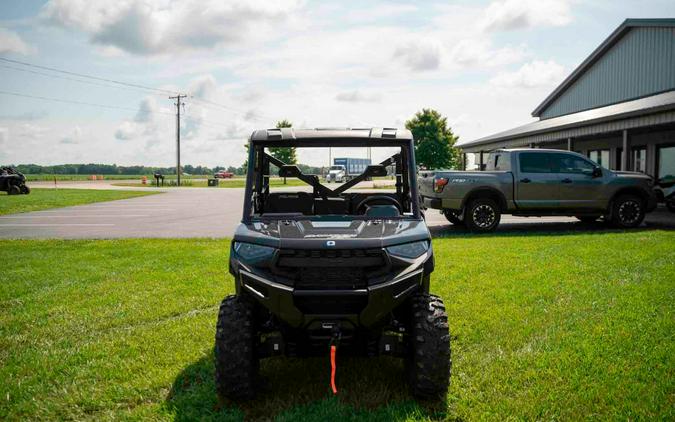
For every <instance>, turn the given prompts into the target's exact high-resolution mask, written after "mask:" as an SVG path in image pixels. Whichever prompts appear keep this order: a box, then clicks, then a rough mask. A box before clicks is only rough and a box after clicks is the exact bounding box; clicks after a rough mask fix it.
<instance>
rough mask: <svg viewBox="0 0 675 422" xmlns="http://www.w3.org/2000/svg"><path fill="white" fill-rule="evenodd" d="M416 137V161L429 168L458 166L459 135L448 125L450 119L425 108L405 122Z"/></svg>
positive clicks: (419, 164)
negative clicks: (457, 143)
mask: <svg viewBox="0 0 675 422" xmlns="http://www.w3.org/2000/svg"><path fill="white" fill-rule="evenodd" d="M405 127H406V128H407V129H409V130H410V131H411V132H412V134H413V137H414V138H415V161H416V162H417V165H418V166H422V167H425V168H427V169H439V168H457V165H458V163H459V150H458V149H457V148H455V142H457V139H459V137H457V136H455V134H454V133H452V129H451V128H450V127H448V119H447V118H445V117H443V116H441V114H440V113H439V112H437V111H436V110H432V109H426V108H423V109H422V111H419V112H417V113H415V117H413V118H412V119H410V120H408V121H407V122H405Z"/></svg>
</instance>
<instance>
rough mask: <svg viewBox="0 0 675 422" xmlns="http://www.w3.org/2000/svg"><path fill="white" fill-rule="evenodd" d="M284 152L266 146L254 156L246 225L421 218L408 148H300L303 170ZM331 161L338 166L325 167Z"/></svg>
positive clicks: (259, 147) (258, 147)
mask: <svg viewBox="0 0 675 422" xmlns="http://www.w3.org/2000/svg"><path fill="white" fill-rule="evenodd" d="M280 150H281V148H274V147H272V148H270V147H269V146H268V145H264V144H263V145H256V146H255V148H253V150H252V151H251V152H250V154H249V163H250V164H249V172H248V177H247V182H246V183H247V185H246V189H247V191H246V192H247V193H246V195H247V196H246V197H247V198H250V202H246V203H245V210H244V219H245V220H246V219H248V218H263V219H270V218H272V219H294V218H312V219H326V218H327V217H331V218H335V217H339V219H343V218H353V217H358V218H364V219H383V218H402V217H413V216H414V217H415V218H417V217H419V210H418V208H417V204H416V201H413V196H412V193H411V184H414V183H415V179H414V178H415V174H414V170H413V172H412V174H411V169H413V167H411V166H413V165H414V163H411V162H410V161H409V160H411V159H412V158H409V157H410V153H409V148H408V146H407V144H406V146H405V147H397V148H396V147H391V146H387V147H371V148H370V149H367V148H363V147H354V148H346V147H341V148H332V149H331V150H329V149H328V148H316V147H307V148H303V147H301V146H298V147H295V154H294V158H295V160H294V161H295V162H298V164H296V163H294V162H287V161H290V160H289V159H288V157H293V154H284V153H279V151H280ZM323 150H325V151H323ZM331 154H333V155H332V156H331ZM336 154H339V155H336ZM336 156H337V157H338V158H333V157H336ZM284 159H285V160H286V161H284ZM251 160H253V161H252V162H251ZM329 160H330V161H333V162H332V163H330V165H326V164H328V163H326V162H327V161H329ZM303 162H304V163H307V164H304V163H303ZM336 162H338V163H340V164H336ZM301 163H302V164H301ZM322 163H326V164H324V165H322ZM331 170H333V171H339V172H340V173H337V172H334V173H332V174H331ZM413 202H415V203H414V204H413Z"/></svg>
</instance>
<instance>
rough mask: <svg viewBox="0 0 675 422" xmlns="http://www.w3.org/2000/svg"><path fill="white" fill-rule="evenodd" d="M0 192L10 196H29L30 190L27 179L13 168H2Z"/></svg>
mask: <svg viewBox="0 0 675 422" xmlns="http://www.w3.org/2000/svg"><path fill="white" fill-rule="evenodd" d="M0 191H4V192H7V194H8V195H19V194H24V195H28V194H29V193H30V188H29V187H28V186H26V177H25V176H24V175H23V174H22V173H19V172H18V171H17V170H16V169H15V168H13V167H1V168H0Z"/></svg>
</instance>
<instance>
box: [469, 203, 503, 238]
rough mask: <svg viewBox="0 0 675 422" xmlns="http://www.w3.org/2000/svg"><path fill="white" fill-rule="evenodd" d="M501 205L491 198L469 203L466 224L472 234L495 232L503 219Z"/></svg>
mask: <svg viewBox="0 0 675 422" xmlns="http://www.w3.org/2000/svg"><path fill="white" fill-rule="evenodd" d="M501 215H502V213H501V210H500V209H499V205H497V203H496V202H495V201H493V200H492V199H490V198H478V199H474V200H472V201H471V202H469V205H468V206H467V207H466V210H465V211H464V224H466V227H467V228H468V229H469V230H471V231H472V232H477V233H488V232H493V231H495V230H496V229H497V226H498V225H499V220H500V219H501Z"/></svg>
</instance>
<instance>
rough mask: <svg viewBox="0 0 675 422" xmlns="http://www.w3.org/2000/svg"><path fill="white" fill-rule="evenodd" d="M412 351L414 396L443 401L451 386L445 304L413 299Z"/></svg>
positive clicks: (422, 296) (410, 376) (434, 299)
mask: <svg viewBox="0 0 675 422" xmlns="http://www.w3.org/2000/svg"><path fill="white" fill-rule="evenodd" d="M411 312H412V318H411V325H412V327H411V331H410V339H411V350H410V355H409V357H408V358H407V359H406V362H405V363H406V372H407V376H408V383H409V385H410V389H411V390H412V393H413V395H414V396H416V397H419V398H422V399H442V398H443V397H445V395H446V394H447V392H448V385H449V384H450V370H451V367H452V362H451V360H450V358H451V356H450V332H449V330H448V316H447V315H446V313H445V306H444V305H443V301H442V300H441V298H439V297H438V296H434V295H428V294H417V295H415V296H413V297H412V298H411Z"/></svg>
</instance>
